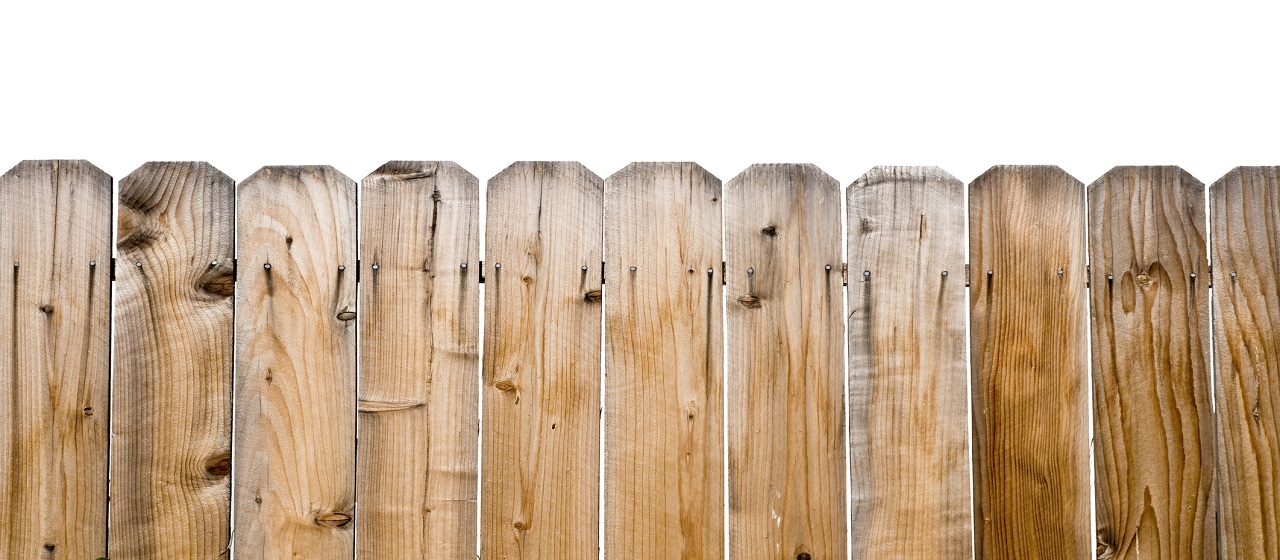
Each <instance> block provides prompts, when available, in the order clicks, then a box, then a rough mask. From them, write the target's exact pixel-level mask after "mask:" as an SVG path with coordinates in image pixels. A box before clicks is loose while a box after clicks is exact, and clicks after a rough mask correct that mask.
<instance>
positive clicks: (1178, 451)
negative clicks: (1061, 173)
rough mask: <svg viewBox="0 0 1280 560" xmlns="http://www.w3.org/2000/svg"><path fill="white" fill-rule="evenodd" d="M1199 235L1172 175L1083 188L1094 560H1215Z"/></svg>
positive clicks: (1205, 281)
mask: <svg viewBox="0 0 1280 560" xmlns="http://www.w3.org/2000/svg"><path fill="white" fill-rule="evenodd" d="M1205 233H1206V232H1205V213H1204V184H1203V183H1201V182H1200V181H1197V180H1196V179H1195V177H1192V176H1191V175H1190V174H1188V173H1187V172H1185V171H1183V170H1181V169H1179V168H1177V167H1117V168H1115V169H1112V170H1111V171H1110V172H1108V173H1107V174H1106V175H1103V176H1102V178H1100V179H1098V180H1097V181H1095V182H1094V183H1093V184H1092V185H1089V263H1090V267H1091V269H1092V279H1091V285H1092V289H1091V290H1090V300H1089V302H1090V309H1091V310H1092V313H1091V317H1092V318H1091V323H1090V324H1091V327H1092V334H1093V337H1092V339H1093V412H1094V418H1093V426H1094V479H1095V481H1096V482H1095V500H1096V503H1097V522H1098V531H1097V534H1098V542H1097V553H1098V557H1099V558H1114V559H1116V560H1127V559H1133V560H1136V559H1138V558H1144V559H1146V558H1160V559H1191V558H1197V559H1198V558H1214V557H1216V556H1217V538H1216V535H1215V533H1216V530H1217V529H1216V527H1217V522H1216V519H1215V513H1216V509H1217V508H1216V497H1215V496H1214V489H1213V484H1214V482H1213V478H1214V476H1213V470H1214V466H1213V462H1214V458H1213V446H1214V443H1213V410H1212V408H1211V404H1210V402H1209V395H1210V393H1209V373H1208V369H1209V275H1208V272H1209V263H1208V260H1207V253H1206V247H1205V237H1206V236H1205Z"/></svg>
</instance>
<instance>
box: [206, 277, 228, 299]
mask: <svg viewBox="0 0 1280 560" xmlns="http://www.w3.org/2000/svg"><path fill="white" fill-rule="evenodd" d="M200 289H202V290H204V291H206V292H209V293H211V294H214V295H219V296H223V297H230V296H233V295H235V293H236V277H235V276H232V275H230V274H226V275H223V276H219V277H217V278H214V279H212V280H208V281H206V282H205V283H203V284H201V285H200Z"/></svg>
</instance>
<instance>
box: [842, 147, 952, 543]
mask: <svg viewBox="0 0 1280 560" xmlns="http://www.w3.org/2000/svg"><path fill="white" fill-rule="evenodd" d="M847 196H848V202H849V204H848V212H849V221H848V224H849V226H848V236H849V412H850V414H849V462H850V473H851V476H852V483H851V485H850V493H851V506H852V509H851V512H850V519H851V523H852V532H851V534H852V541H853V546H852V549H853V557H854V558H918V559H952V558H970V557H972V555H973V551H972V540H971V539H972V529H973V517H972V514H971V512H970V506H971V504H972V498H971V494H970V491H969V483H970V481H969V472H970V471H969V442H968V439H969V436H968V423H969V416H968V415H969V408H968V382H967V378H966V376H967V371H966V366H965V344H966V342H967V339H966V336H965V281H964V280H965V276H964V273H965V268H964V267H965V242H964V220H965V212H964V183H962V182H961V181H959V180H958V179H956V178H954V177H952V176H951V175H949V174H947V172H946V171H943V170H941V169H938V168H936V167H877V168H875V169H872V170H871V171H869V172H868V173H867V174H866V175H863V176H862V177H861V178H859V179H858V180H857V181H855V182H854V183H853V184H852V185H850V186H849V191H848V194H847Z"/></svg>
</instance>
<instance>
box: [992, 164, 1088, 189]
mask: <svg viewBox="0 0 1280 560" xmlns="http://www.w3.org/2000/svg"><path fill="white" fill-rule="evenodd" d="M1036 177H1043V178H1045V179H1047V180H1051V181H1060V180H1062V179H1067V182H1068V183H1070V184H1072V185H1073V186H1075V187H1077V188H1080V189H1083V188H1084V186H1085V184H1084V182H1083V181H1081V180H1079V179H1077V178H1076V177H1075V176H1074V175H1072V174H1070V173H1067V172H1066V170H1064V169H1062V168H1061V167H1058V166H1056V165H993V166H991V167H990V168H988V169H987V170H986V171H984V172H982V174H981V175H978V176H977V177H976V178H974V180H973V181H971V182H969V188H970V189H979V188H982V187H984V186H986V185H988V184H998V183H1001V182H1003V181H1006V180H1009V179H1012V178H1021V179H1024V180H1026V179H1031V178H1036Z"/></svg>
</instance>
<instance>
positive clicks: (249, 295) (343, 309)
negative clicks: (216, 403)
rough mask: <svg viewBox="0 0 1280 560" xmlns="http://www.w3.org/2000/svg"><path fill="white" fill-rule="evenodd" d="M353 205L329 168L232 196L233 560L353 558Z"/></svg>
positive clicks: (279, 172)
mask: <svg viewBox="0 0 1280 560" xmlns="http://www.w3.org/2000/svg"><path fill="white" fill-rule="evenodd" d="M355 201H356V184H355V182H354V181H352V180H351V179H348V178H347V177H345V176H343V175H342V174H341V173H339V172H338V171H336V170H334V169H333V168H331V167H327V166H307V167H264V168H262V169H261V170H259V171H258V172H257V173H254V174H253V175H252V176H251V177H249V178H248V179H245V180H244V181H243V182H242V183H240V185H239V187H238V196H237V199H236V206H237V215H238V218H237V231H236V245H237V248H238V259H239V262H238V268H239V279H238V282H237V289H236V343H235V344H236V382H235V407H236V408H235V418H236V422H235V451H234V455H233V459H234V476H235V490H234V500H235V519H234V525H235V533H234V540H235V556H236V558H237V559H242V560H257V559H264V558H271V559H274V558H306V559H308V560H318V559H350V558H352V557H353V555H354V548H353V543H354V539H353V536H354V532H353V529H354V526H353V523H352V516H353V515H354V511H353V510H354V506H355V472H354V471H355V415H356V407H355V401H356V393H355V389H356V371H355V366H356V362H355V350H356V339H355V321H351V320H343V319H342V318H340V315H342V314H344V313H350V312H354V311H355V303H356V301H355V295H356V294H355V287H356V284H355V281H356V275H355V262H356V205H355ZM266 264H270V265H271V268H269V269H268V268H266V267H265V266H264V265H266ZM368 264H369V263H367V262H366V263H365V266H366V270H365V271H364V274H368V273H369V270H368ZM340 266H343V267H345V269H342V270H339V267H340Z"/></svg>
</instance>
